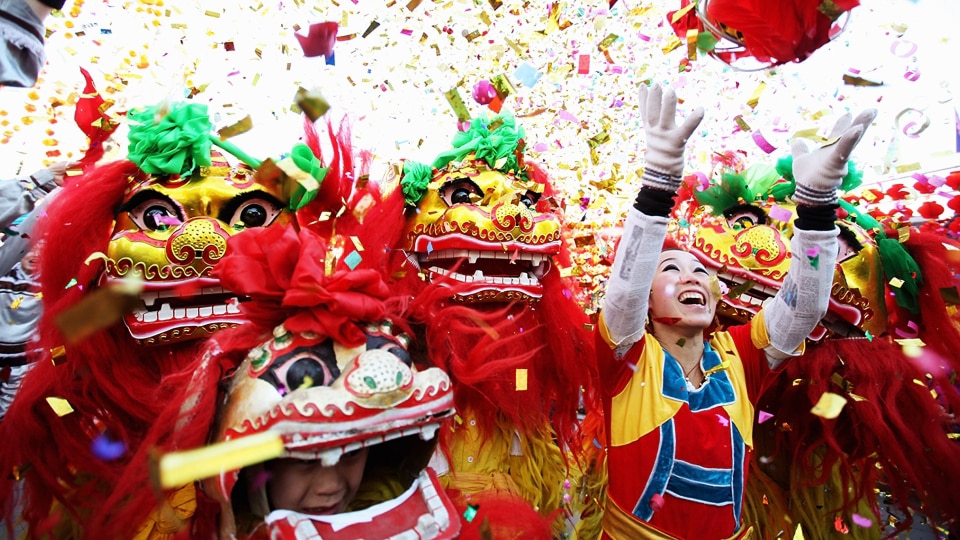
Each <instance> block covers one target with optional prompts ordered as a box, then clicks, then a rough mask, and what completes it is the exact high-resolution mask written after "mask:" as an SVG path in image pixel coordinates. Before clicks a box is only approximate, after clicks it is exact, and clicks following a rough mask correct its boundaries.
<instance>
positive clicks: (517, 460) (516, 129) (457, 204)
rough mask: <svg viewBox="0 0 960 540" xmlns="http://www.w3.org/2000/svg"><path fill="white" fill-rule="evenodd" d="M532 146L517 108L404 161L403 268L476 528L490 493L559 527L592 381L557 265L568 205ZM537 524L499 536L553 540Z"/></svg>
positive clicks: (445, 435) (462, 497)
mask: <svg viewBox="0 0 960 540" xmlns="http://www.w3.org/2000/svg"><path fill="white" fill-rule="evenodd" d="M524 138H525V133H524V130H523V128H522V127H521V126H519V125H518V124H517V123H516V120H515V119H514V117H513V116H512V115H510V114H509V113H502V114H500V115H498V116H495V117H492V118H488V117H485V118H477V119H475V120H473V121H472V123H471V124H470V126H469V128H467V129H466V130H464V131H460V132H458V133H457V134H456V136H455V137H454V139H453V145H452V146H453V148H451V149H450V150H448V151H446V152H443V153H442V154H440V155H439V156H438V157H437V158H436V159H435V160H434V162H433V163H432V165H430V166H427V165H423V164H419V163H414V162H410V161H407V162H405V163H404V165H403V171H402V178H401V180H400V184H401V186H402V189H403V192H404V195H405V197H406V202H407V205H408V212H407V216H408V217H407V225H406V228H405V230H404V234H403V237H402V238H401V240H400V246H401V247H402V250H403V255H404V259H403V260H401V264H400V266H401V268H400V270H399V273H400V274H402V275H404V276H405V283H406V284H407V286H408V287H409V289H410V290H411V291H413V294H414V295H416V296H417V297H418V305H419V306H420V307H421V309H420V311H419V315H418V320H419V322H420V323H421V325H422V328H423V331H424V334H425V336H426V341H425V344H426V347H427V355H428V357H429V360H430V362H431V364H432V365H435V366H438V367H441V368H443V369H444V370H446V371H447V372H448V373H449V374H450V376H451V379H452V380H453V385H454V392H455V399H456V401H457V410H458V413H459V416H458V418H457V419H456V422H454V423H453V424H452V425H451V427H450V428H447V429H444V430H442V431H441V449H442V450H443V452H444V455H445V456H446V459H447V461H448V463H447V465H449V471H448V474H446V475H445V476H444V477H443V478H442V479H443V480H444V482H445V483H446V484H447V485H448V487H449V488H450V489H451V491H452V492H454V493H455V494H456V495H457V497H455V500H456V501H458V504H460V505H461V507H466V505H467V504H474V503H475V504H477V505H479V508H480V514H477V517H476V518H475V519H474V522H475V523H474V526H475V525H476V524H477V523H479V522H480V521H482V520H483V516H482V515H481V514H483V512H484V511H485V509H486V510H488V511H490V510H492V509H493V508H495V505H496V504H497V503H496V502H495V501H496V497H493V498H492V499H487V501H486V502H481V501H482V500H483V496H484V494H487V495H501V496H507V495H509V496H512V497H516V498H519V500H520V501H522V503H523V504H524V505H526V507H527V508H533V509H536V510H537V511H538V512H539V513H540V515H541V516H543V517H549V519H551V520H553V519H554V518H556V520H555V521H554V523H560V522H562V518H563V517H568V514H564V515H563V516H561V517H560V518H557V514H556V512H557V510H561V509H563V510H564V511H566V510H568V509H569V505H568V502H569V501H570V499H571V498H573V499H575V498H576V496H577V494H576V489H577V488H576V487H574V488H572V489H571V487H570V486H571V482H573V483H574V484H576V483H577V482H576V479H575V478H573V479H572V477H574V476H577V475H576V474H575V473H572V472H571V470H572V469H574V468H575V466H574V464H573V463H572V460H567V459H566V458H568V457H570V456H572V455H573V453H575V452H576V450H575V448H579V441H578V432H577V428H576V424H577V417H576V414H577V409H578V405H579V403H580V399H579V394H580V388H581V386H587V387H589V385H590V380H591V375H590V366H591V362H590V361H589V358H590V355H591V354H592V345H591V343H592V342H591V340H590V339H589V331H588V326H589V325H588V322H589V321H588V319H587V318H586V316H585V315H584V313H583V312H582V310H581V309H580V308H579V306H578V305H577V304H576V302H575V301H574V300H573V296H572V294H571V291H570V289H569V288H568V286H567V285H566V284H565V283H564V280H563V279H562V278H561V276H560V271H561V269H560V268H558V266H560V265H564V264H567V265H568V264H569V261H568V259H567V254H566V249H565V246H564V244H563V224H562V221H561V218H560V214H561V212H560V208H561V206H562V204H563V203H562V201H560V200H558V198H557V197H558V196H557V194H556V193H554V192H553V189H552V187H551V185H550V183H549V181H548V179H547V176H546V174H544V172H543V171H542V170H541V169H540V168H539V167H537V166H535V165H534V164H533V163H532V162H530V161H529V160H528V158H527V157H526V155H525V145H526V141H525V140H524ZM427 283H430V284H433V285H438V284H439V285H440V286H439V287H432V288H430V287H427V285H426V284H427ZM428 290H429V291H431V292H425V291H428ZM555 440H556V441H557V444H559V445H560V448H562V450H561V449H560V448H557V445H556V444H555V443H554V441H555ZM545 463H550V465H544V464H545ZM565 495H566V497H565ZM504 500H505V499H504ZM509 513H510V511H506V512H503V513H502V514H504V515H502V516H501V517H500V518H495V519H502V518H503V517H507V514H509ZM514 515H515V516H516V517H517V522H518V523H519V522H520V521H522V519H523V518H521V517H520V514H517V513H514ZM492 519H494V518H492ZM491 522H493V521H491ZM533 523H534V521H530V522H529V523H528V524H526V525H523V524H520V525H519V526H517V527H511V526H509V525H506V524H499V525H497V524H495V525H494V526H493V530H494V531H495V535H504V536H505V537H506V536H509V535H510V534H516V533H518V532H519V533H521V534H524V535H526V536H525V537H534V536H536V535H537V534H543V535H547V536H549V534H550V533H549V530H547V531H546V532H544V530H543V529H536V528H535V527H534V525H533Z"/></svg>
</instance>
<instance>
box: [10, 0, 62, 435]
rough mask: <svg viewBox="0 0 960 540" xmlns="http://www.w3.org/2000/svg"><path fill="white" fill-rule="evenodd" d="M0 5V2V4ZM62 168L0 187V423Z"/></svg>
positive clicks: (24, 342) (34, 313)
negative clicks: (42, 222) (42, 226)
mask: <svg viewBox="0 0 960 540" xmlns="http://www.w3.org/2000/svg"><path fill="white" fill-rule="evenodd" d="M0 1H2V0H0ZM67 167H68V163H67V162H65V161H64V162H59V163H54V164H53V165H50V166H49V167H47V168H46V169H40V170H39V171H37V172H35V173H33V174H32V175H30V176H28V177H24V178H14V179H11V180H3V181H0V229H2V230H3V233H4V235H5V238H4V240H3V243H2V244H0V276H3V277H0V420H2V419H3V417H4V416H6V413H7V409H8V408H9V407H10V404H11V403H12V402H13V397H14V395H15V394H16V392H17V389H18V388H19V387H20V381H21V380H22V379H23V377H24V375H26V373H27V371H29V370H30V364H29V363H28V359H27V347H28V343H29V341H30V339H31V338H32V337H33V335H34V332H35V330H36V326H37V322H38V321H39V320H40V315H41V313H42V303H41V300H40V298H39V297H38V296H37V294H36V293H37V291H38V290H39V283H38V277H39V268H38V267H37V262H38V258H39V250H40V243H39V242H35V241H34V239H33V238H32V237H31V236H30V233H31V232H32V231H33V228H34V226H35V225H36V223H37V220H38V219H40V218H41V217H42V216H43V205H42V204H40V205H38V203H39V202H40V201H41V199H44V200H46V199H48V198H49V197H51V194H53V193H54V192H55V191H56V190H57V189H58V188H59V186H60V185H62V184H63V179H64V177H65V174H66V170H67Z"/></svg>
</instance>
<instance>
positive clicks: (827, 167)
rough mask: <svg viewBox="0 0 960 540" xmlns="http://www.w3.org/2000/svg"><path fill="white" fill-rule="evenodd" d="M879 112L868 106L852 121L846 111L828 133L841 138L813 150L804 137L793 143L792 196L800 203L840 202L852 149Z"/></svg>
mask: <svg viewBox="0 0 960 540" xmlns="http://www.w3.org/2000/svg"><path fill="white" fill-rule="evenodd" d="M876 116H877V110H876V109H867V110H865V111H863V112H861V113H860V114H858V115H857V117H856V119H854V120H853V122H852V123H851V121H850V118H851V117H850V114H849V113H847V114H845V115H843V116H842V117H840V119H839V120H837V123H836V124H834V126H833V129H832V130H831V131H830V136H829V138H831V139H833V138H835V137H838V136H839V137H840V138H839V139H837V140H836V141H835V142H833V143H831V144H829V145H827V146H824V147H821V148H818V149H816V150H814V151H813V152H810V150H809V149H808V148H807V145H806V143H804V142H803V141H802V140H797V141H795V142H794V143H793V146H792V148H791V150H792V151H793V178H794V180H796V182H797V190H796V192H795V193H794V195H793V199H794V201H796V202H797V204H805V205H807V206H824V205H829V204H837V188H839V187H840V183H841V182H842V181H843V177H844V176H846V174H847V160H849V159H850V153H851V152H853V149H854V147H856V146H857V143H859V142H860V139H861V138H863V134H864V132H866V130H867V127H869V126H870V124H871V123H872V122H873V119H874V118H875V117H876Z"/></svg>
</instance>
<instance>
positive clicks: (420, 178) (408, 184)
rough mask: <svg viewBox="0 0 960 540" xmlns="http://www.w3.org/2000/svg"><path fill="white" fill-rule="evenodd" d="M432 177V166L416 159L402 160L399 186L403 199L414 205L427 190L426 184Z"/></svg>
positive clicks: (409, 204)
mask: <svg viewBox="0 0 960 540" xmlns="http://www.w3.org/2000/svg"><path fill="white" fill-rule="evenodd" d="M431 178H433V168H432V167H430V166H429V165H424V164H423V163H418V162H416V161H409V160H407V161H404V162H403V172H402V174H401V176H400V188H401V189H402V190H403V201H404V202H405V203H407V205H408V206H416V205H417V203H419V202H420V199H422V198H423V194H424V193H426V192H427V185H429V184H430V179H431Z"/></svg>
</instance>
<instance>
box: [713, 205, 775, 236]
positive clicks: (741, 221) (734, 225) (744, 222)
mask: <svg viewBox="0 0 960 540" xmlns="http://www.w3.org/2000/svg"><path fill="white" fill-rule="evenodd" d="M723 215H724V217H726V218H727V225H729V226H730V228H731V229H733V230H735V231H742V230H745V229H749V228H751V227H756V226H757V225H766V224H767V214H766V212H764V211H763V209H762V208H760V207H758V206H754V205H752V204H738V205H736V206H733V207H731V208H728V209H727V210H725V211H724V212H723Z"/></svg>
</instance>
